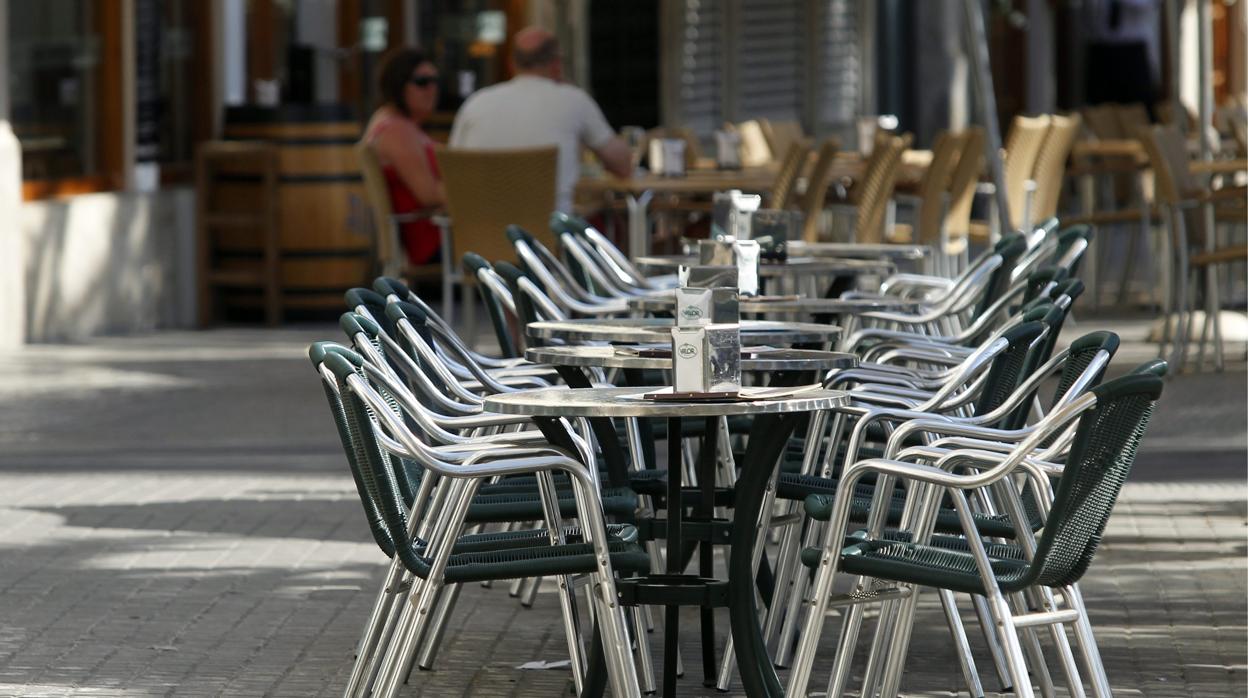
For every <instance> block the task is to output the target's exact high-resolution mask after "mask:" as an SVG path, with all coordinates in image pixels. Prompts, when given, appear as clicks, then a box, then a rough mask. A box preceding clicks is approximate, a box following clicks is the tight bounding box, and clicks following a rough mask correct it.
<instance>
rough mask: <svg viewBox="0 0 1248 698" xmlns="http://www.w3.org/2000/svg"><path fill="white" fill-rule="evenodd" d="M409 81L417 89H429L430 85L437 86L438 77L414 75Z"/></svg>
mask: <svg viewBox="0 0 1248 698" xmlns="http://www.w3.org/2000/svg"><path fill="white" fill-rule="evenodd" d="M407 81H408V82H410V83H411V84H413V85H415V86H417V87H428V86H430V85H436V84H437V83H438V76H436V75H413V76H412V77H410V78H408V79H407Z"/></svg>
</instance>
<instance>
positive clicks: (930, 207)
mask: <svg viewBox="0 0 1248 698" xmlns="http://www.w3.org/2000/svg"><path fill="white" fill-rule="evenodd" d="M965 142H966V139H965V137H964V136H963V134H961V133H954V132H952V131H941V132H940V134H939V135H937V136H936V143H935V144H933V145H932V162H931V164H930V165H928V166H927V170H926V171H925V172H924V173H923V179H922V181H920V182H919V199H920V203H919V212H918V225H917V226H916V230H915V232H916V235H915V242H917V243H919V244H920V245H935V244H938V243H939V242H940V227H941V224H942V223H943V222H944V219H945V213H946V211H947V210H948V209H947V207H946V201H947V199H946V198H945V197H946V194H949V193H950V182H951V180H952V178H953V173H954V170H956V169H957V165H958V161H959V159H960V158H961V156H962V148H963V144H964V143H965Z"/></svg>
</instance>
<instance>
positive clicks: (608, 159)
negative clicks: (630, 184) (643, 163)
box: [577, 90, 633, 177]
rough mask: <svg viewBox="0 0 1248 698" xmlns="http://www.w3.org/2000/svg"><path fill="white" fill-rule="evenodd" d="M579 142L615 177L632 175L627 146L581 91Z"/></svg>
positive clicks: (631, 160) (630, 154)
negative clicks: (592, 152) (587, 147)
mask: <svg viewBox="0 0 1248 698" xmlns="http://www.w3.org/2000/svg"><path fill="white" fill-rule="evenodd" d="M577 92H578V93H580V95H581V100H582V101H581V134H580V135H581V142H582V143H584V144H585V145H587V146H589V149H590V150H592V151H594V154H595V155H597V156H598V159H599V160H601V161H602V166H603V167H605V168H606V169H607V171H608V172H610V173H611V174H613V175H615V176H616V177H631V176H632V175H633V154H632V151H631V150H629V148H628V144H627V143H625V142H624V139H623V138H620V137H619V136H618V135H616V133H615V129H613V128H611V125H610V124H608V123H607V118H606V117H605V116H603V115H602V109H601V108H599V107H598V103H597V102H595V101H594V99H593V98H592V97H590V96H589V95H588V94H586V93H585V92H583V91H581V90H577Z"/></svg>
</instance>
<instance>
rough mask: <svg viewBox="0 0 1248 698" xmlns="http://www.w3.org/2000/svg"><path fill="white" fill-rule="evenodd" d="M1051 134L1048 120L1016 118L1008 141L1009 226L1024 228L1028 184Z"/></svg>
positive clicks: (1006, 157)
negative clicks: (1038, 157) (1045, 140)
mask: <svg viewBox="0 0 1248 698" xmlns="http://www.w3.org/2000/svg"><path fill="white" fill-rule="evenodd" d="M1048 132H1049V117H1048V116H1047V115H1040V116H1016V117H1014V121H1013V122H1012V123H1011V124H1010V133H1009V135H1008V136H1006V139H1005V163H1004V164H1005V195H1006V200H1007V201H1008V202H1009V206H1010V225H1011V226H1012V227H1013V228H1015V229H1017V228H1021V227H1022V225H1023V205H1024V202H1025V201H1026V199H1027V195H1026V191H1027V190H1026V182H1027V180H1029V179H1031V174H1032V172H1034V171H1035V168H1036V157H1037V156H1038V155H1039V154H1040V146H1041V145H1043V144H1044V138H1045V136H1046V135H1048Z"/></svg>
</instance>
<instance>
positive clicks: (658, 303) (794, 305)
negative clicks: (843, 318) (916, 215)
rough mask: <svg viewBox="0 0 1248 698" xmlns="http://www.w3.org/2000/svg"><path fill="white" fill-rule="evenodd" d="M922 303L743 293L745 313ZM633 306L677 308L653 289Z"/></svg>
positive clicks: (672, 298)
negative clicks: (748, 295) (752, 295)
mask: <svg viewBox="0 0 1248 698" xmlns="http://www.w3.org/2000/svg"><path fill="white" fill-rule="evenodd" d="M916 305H919V302H918V301H912V300H906V299H904V298H805V297H798V296H758V297H755V298H751V297H742V298H741V300H740V309H741V312H743V313H805V314H807V315H847V314H850V313H867V312H872V311H876V310H896V309H898V308H909V307H913V306H916ZM628 307H629V309H630V310H640V311H642V312H647V313H663V312H667V313H670V312H672V311H673V310H675V309H676V294H675V292H674V291H667V292H663V293H654V294H651V295H649V296H639V297H636V298H629V299H628Z"/></svg>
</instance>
